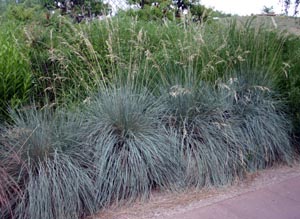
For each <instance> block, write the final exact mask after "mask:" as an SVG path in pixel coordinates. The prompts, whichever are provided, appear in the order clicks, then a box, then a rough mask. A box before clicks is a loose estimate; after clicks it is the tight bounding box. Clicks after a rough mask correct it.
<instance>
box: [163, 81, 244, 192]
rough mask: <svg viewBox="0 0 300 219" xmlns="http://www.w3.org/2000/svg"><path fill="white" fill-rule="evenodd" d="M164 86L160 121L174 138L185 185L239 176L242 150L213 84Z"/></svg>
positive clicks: (228, 179)
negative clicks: (163, 102)
mask: <svg viewBox="0 0 300 219" xmlns="http://www.w3.org/2000/svg"><path fill="white" fill-rule="evenodd" d="M166 88H167V89H166V91H165V103H166V111H167V113H166V114H167V116H166V117H165V118H164V119H163V121H164V123H165V126H166V127H167V129H168V130H169V131H170V133H171V134H170V135H173V136H174V135H175V136H176V138H177V144H178V145H179V150H178V152H179V154H178V155H177V156H178V157H179V158H180V159H179V160H180V161H181V163H182V165H183V166H184V171H185V172H184V174H183V175H182V176H183V181H184V183H185V185H187V186H196V187H200V188H201V187H203V186H206V185H222V184H226V183H229V182H231V181H232V180H233V179H234V178H236V177H238V176H240V175H241V174H242V173H243V165H242V163H241V162H240V160H239V152H240V150H241V149H240V148H239V146H238V144H237V142H236V139H235V136H234V132H233V130H232V129H231V127H230V126H229V125H228V124H226V122H225V117H226V110H225V109H226V106H222V104H223V103H222V101H220V100H219V98H218V95H217V93H216V92H215V91H214V89H213V88H212V86H211V85H209V84H205V83H204V82H199V83H196V80H188V81H184V82H183V83H181V84H176V85H173V86H171V85H170V86H169V88H168V87H166Z"/></svg>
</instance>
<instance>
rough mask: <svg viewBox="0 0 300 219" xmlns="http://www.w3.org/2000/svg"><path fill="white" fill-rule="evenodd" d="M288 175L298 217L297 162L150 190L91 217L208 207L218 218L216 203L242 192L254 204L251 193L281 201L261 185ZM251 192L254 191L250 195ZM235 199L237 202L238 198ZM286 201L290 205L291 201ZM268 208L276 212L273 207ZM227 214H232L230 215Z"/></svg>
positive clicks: (168, 216) (117, 218)
mask: <svg viewBox="0 0 300 219" xmlns="http://www.w3.org/2000/svg"><path fill="white" fill-rule="evenodd" d="M291 179H298V181H295V182H293V183H294V184H295V185H294V186H293V188H296V189H298V191H299V194H298V197H299V199H298V201H299V202H298V204H299V206H298V207H297V209H299V212H298V213H299V214H298V215H299V218H300V165H299V164H297V165H294V166H293V167H288V166H277V167H274V168H272V169H267V170H263V171H259V172H257V173H255V174H249V175H248V177H247V178H246V179H245V180H243V181H239V182H235V183H234V184H233V185H231V186H227V187H223V188H205V189H202V190H201V191H196V190H190V191H185V192H182V193H172V194H171V193H153V194H152V196H151V198H150V200H148V201H147V202H142V201H141V202H136V203H134V204H132V205H131V206H124V207H116V206H112V207H111V208H109V209H106V210H104V211H102V212H100V213H99V214H98V216H97V217H94V218H93V219H104V218H105V219H150V218H153V219H183V218H191V219H192V218H193V219H194V218H195V219H196V218H197V217H194V216H193V214H196V215H200V214H201V213H202V214H204V215H205V214H206V213H207V209H208V211H212V212H214V213H215V214H214V216H216V217H213V218H218V217H217V215H218V214H217V213H218V212H219V213H220V211H224V209H221V210H220V209H219V208H220V206H218V205H220V203H224V202H225V204H226V203H227V202H228V200H230V201H231V200H235V199H237V200H238V199H239V198H241V197H244V196H246V198H249V199H250V201H252V202H253V204H255V203H256V198H255V194H258V195H259V194H262V197H267V196H268V195H269V197H268V199H269V201H271V203H274V204H277V205H278V204H279V205H282V203H281V202H280V200H283V199H280V200H277V199H278V197H275V196H274V195H272V193H271V194H270V192H265V189H267V187H270V186H271V187H272V188H273V187H274V188H275V189H276V188H277V187H278V184H280V183H282V184H283V185H285V184H284V183H286V182H288V180H291ZM297 183H298V184H297ZM279 189H280V188H279V187H278V190H279ZM283 192H284V191H283ZM251 194H254V196H253V195H251ZM252 196H253V197H252ZM273 196H274V197H273ZM279 197H281V196H279ZM258 198H259V197H258ZM276 198H277V199H276ZM283 198H284V197H283ZM276 200H277V201H276ZM237 202H238V203H239V201H237ZM264 204H266V205H268V204H270V203H266V202H264ZM288 204H289V206H291V203H288ZM256 207H257V206H256ZM275 207H276V206H275ZM262 209H265V206H262ZM254 212H256V211H254ZM270 212H271V213H272V212H275V213H276V211H270ZM223 213H224V212H223ZM223 213H222V214H223ZM225 213H226V212H225ZM263 213H264V212H263ZM294 214H295V212H294ZM229 216H230V217H232V216H233V215H229ZM279 216H280V215H279ZM209 218H210V217H209ZM232 218H234V217H232ZM238 218H242V217H238ZM256 218H259V217H256ZM265 218H269V217H265ZM290 218H296V217H290ZM285 219H288V218H285Z"/></svg>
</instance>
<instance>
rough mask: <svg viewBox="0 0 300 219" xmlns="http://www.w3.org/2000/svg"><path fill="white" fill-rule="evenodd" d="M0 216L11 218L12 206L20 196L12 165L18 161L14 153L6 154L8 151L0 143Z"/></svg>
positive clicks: (20, 192)
mask: <svg viewBox="0 0 300 219" xmlns="http://www.w3.org/2000/svg"><path fill="white" fill-rule="evenodd" d="M0 148H1V149H0V150H1V152H2V153H1V154H0V175H1V177H0V218H11V217H12V215H13V208H14V206H15V204H16V203H17V201H18V200H19V199H20V197H21V196H22V191H21V188H20V186H19V185H18V183H17V175H16V173H15V172H14V171H13V169H12V167H13V166H14V163H18V162H19V157H18V156H17V155H16V154H11V155H10V156H7V153H8V152H9V151H4V150H3V145H1V144H0Z"/></svg>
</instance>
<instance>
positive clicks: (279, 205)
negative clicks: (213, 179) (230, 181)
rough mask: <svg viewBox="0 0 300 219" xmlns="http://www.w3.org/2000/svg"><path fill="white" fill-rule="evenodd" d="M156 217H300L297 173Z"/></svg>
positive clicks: (274, 218) (258, 218) (284, 218)
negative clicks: (249, 189)
mask: <svg viewBox="0 0 300 219" xmlns="http://www.w3.org/2000/svg"><path fill="white" fill-rule="evenodd" d="M160 219H300V176H296V177H293V178H289V179H286V180H285V181H282V182H278V183H273V184H270V185H266V186H264V187H262V188H260V189H258V190H255V191H250V192H246V193H242V194H240V195H238V196H235V197H232V198H228V199H225V200H222V201H219V202H216V203H213V204H211V205H209V206H204V207H199V208H194V209H192V210H190V211H187V212H182V213H179V214H174V215H169V216H163V217H160Z"/></svg>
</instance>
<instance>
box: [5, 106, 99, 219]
mask: <svg viewBox="0 0 300 219" xmlns="http://www.w3.org/2000/svg"><path fill="white" fill-rule="evenodd" d="M11 118H12V119H13V122H14V123H13V125H10V126H7V127H6V128H5V129H4V130H3V132H2V133H1V147H0V150H1V153H0V154H3V153H4V154H5V156H7V157H10V156H14V155H15V156H18V157H19V159H20V161H19V162H15V163H14V164H12V167H11V169H12V171H14V172H13V176H17V177H16V178H15V181H16V182H17V185H18V186H19V187H20V188H22V194H21V197H19V199H18V200H17V202H16V203H14V205H13V209H12V212H13V215H14V218H24V219H40V218H45V219H47V218H48V219H53V218H57V219H66V218H67V219H68V218H69V219H71V218H72V219H73V218H80V217H81V216H83V215H86V214H90V213H92V212H93V211H94V210H95V202H94V198H93V197H94V196H93V195H94V187H93V184H92V180H91V178H90V174H89V171H92V169H91V168H90V169H89V170H88V169H87V168H88V167H89V163H88V160H89V159H88V156H87V154H88V152H87V151H85V150H84V147H81V146H80V144H79V143H78V139H77V137H76V131H77V130H78V125H77V123H76V121H75V119H74V118H71V117H70V116H68V115H65V114H63V113H57V114H54V113H53V112H51V111H50V110H44V111H39V110H35V109H29V110H23V111H17V112H16V111H15V112H12V113H11ZM8 191H9V190H8Z"/></svg>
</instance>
